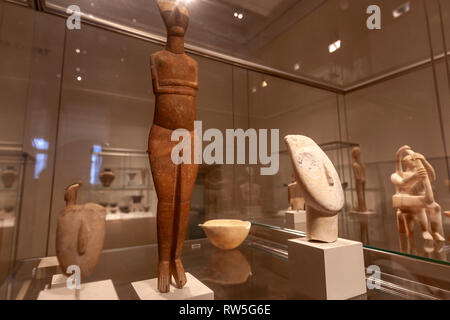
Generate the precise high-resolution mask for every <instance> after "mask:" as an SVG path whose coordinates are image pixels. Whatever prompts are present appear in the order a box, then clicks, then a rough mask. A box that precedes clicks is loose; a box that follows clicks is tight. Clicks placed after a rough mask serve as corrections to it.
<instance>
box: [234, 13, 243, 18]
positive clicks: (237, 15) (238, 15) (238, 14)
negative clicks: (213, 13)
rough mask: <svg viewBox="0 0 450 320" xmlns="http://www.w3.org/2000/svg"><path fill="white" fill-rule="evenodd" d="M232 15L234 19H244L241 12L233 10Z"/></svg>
mask: <svg viewBox="0 0 450 320" xmlns="http://www.w3.org/2000/svg"><path fill="white" fill-rule="evenodd" d="M234 17H235V18H236V19H239V20H242V19H244V14H243V13H242V12H235V13H234Z"/></svg>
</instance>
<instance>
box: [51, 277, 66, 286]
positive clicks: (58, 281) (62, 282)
mask: <svg viewBox="0 0 450 320" xmlns="http://www.w3.org/2000/svg"><path fill="white" fill-rule="evenodd" d="M66 286H67V276H66V275H64V274H55V275H53V277H52V284H51V285H50V288H51V289H56V288H62V287H66Z"/></svg>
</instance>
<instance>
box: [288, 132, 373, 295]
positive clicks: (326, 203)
mask: <svg viewBox="0 0 450 320" xmlns="http://www.w3.org/2000/svg"><path fill="white" fill-rule="evenodd" d="M284 140H285V142H286V144H287V147H288V151H289V154H290V156H291V160H292V164H293V167H294V173H295V177H296V180H297V183H298V186H299V187H300V190H301V194H302V196H303V197H304V198H305V200H306V235H307V237H306V238H300V239H294V240H289V241H288V251H289V254H288V256H289V283H290V289H291V294H292V295H293V298H295V299H297V298H301V299H305V298H306V299H328V300H331V299H349V298H352V297H356V296H359V295H362V294H364V293H365V292H366V281H365V270H364V256H363V248H362V243H360V242H355V241H349V240H344V239H338V213H339V212H340V211H341V210H342V208H343V206H344V191H343V189H342V184H341V180H340V178H339V175H338V173H337V172H336V169H335V168H334V165H333V163H332V162H331V160H330V159H329V158H328V156H327V155H326V154H325V152H323V151H322V149H320V147H319V146H318V145H317V144H316V143H315V142H314V141H313V140H312V139H310V138H308V137H305V136H287V137H285V138H284Z"/></svg>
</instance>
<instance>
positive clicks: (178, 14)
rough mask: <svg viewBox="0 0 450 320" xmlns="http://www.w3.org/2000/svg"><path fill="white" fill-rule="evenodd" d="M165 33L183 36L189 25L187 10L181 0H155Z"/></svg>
mask: <svg viewBox="0 0 450 320" xmlns="http://www.w3.org/2000/svg"><path fill="white" fill-rule="evenodd" d="M156 2H157V3H158V7H159V11H160V12H161V16H162V18H163V20H164V23H165V25H166V29H167V34H168V35H171V36H178V37H183V36H184V34H185V32H186V29H187V27H188V25H189V12H188V10H187V8H186V6H185V5H184V3H183V1H182V0H156Z"/></svg>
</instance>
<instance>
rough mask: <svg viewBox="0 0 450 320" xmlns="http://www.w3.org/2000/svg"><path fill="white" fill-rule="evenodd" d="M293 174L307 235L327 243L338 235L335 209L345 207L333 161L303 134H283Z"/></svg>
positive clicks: (334, 240)
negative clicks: (298, 188)
mask: <svg viewBox="0 0 450 320" xmlns="http://www.w3.org/2000/svg"><path fill="white" fill-rule="evenodd" d="M284 141H285V142H286V144H287V147H288V150H289V154H290V156H291V160H292V165H293V167H294V173H295V178H296V181H297V183H298V186H299V187H300V190H301V194H302V195H303V197H304V198H305V200H306V235H307V238H308V240H310V241H320V242H326V243H332V242H336V241H337V239H338V213H339V212H340V211H341V210H342V208H343V207H344V191H343V190H342V184H341V180H340V178H339V175H338V173H337V171H336V169H335V168H334V165H333V163H332V162H331V160H330V159H329V158H328V156H327V155H326V154H325V152H323V151H322V149H321V148H320V147H319V146H318V145H317V144H316V143H315V142H314V141H313V140H312V139H310V138H308V137H305V136H287V137H285V138H284Z"/></svg>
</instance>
